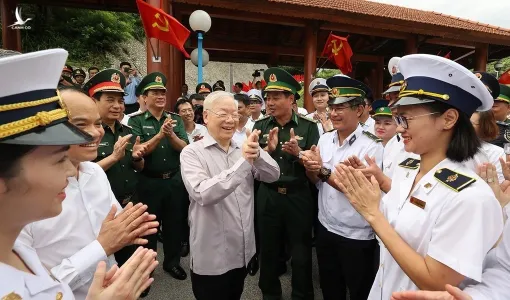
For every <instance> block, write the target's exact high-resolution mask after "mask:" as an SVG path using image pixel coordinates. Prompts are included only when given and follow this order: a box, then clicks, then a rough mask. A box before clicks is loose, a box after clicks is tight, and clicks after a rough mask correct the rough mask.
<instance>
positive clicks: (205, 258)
mask: <svg viewBox="0 0 510 300" xmlns="http://www.w3.org/2000/svg"><path fill="white" fill-rule="evenodd" d="M204 121H205V123H206V124H207V130H208V133H207V134H206V135H205V136H204V138H203V139H202V140H200V141H198V142H195V143H193V144H190V145H188V146H186V147H185V148H184V149H183V151H182V152H181V172H182V178H183V181H184V184H185V186H186V189H187V190H188V193H189V196H190V202H191V204H190V208H189V224H190V249H191V252H190V253H191V262H190V266H191V283H192V287H193V294H194V295H195V298H196V299H198V300H208V299H211V300H212V299H214V300H217V299H222V300H239V299H240V298H241V294H242V293H243V288H244V280H245V278H246V273H247V271H246V265H247V264H248V262H249V261H250V259H251V258H252V257H253V255H254V254H255V234H254V225H253V216H254V203H253V201H254V187H253V182H254V180H255V179H257V180H260V181H263V182H268V183H269V182H274V181H276V180H277V179H278V177H279V175H280V168H279V167H278V164H277V163H276V161H275V160H274V159H272V158H271V156H270V155H269V154H267V152H266V151H261V149H260V147H259V144H258V139H259V134H260V131H257V130H256V131H254V132H251V133H250V132H248V133H247V135H248V137H247V139H246V141H245V142H244V143H243V144H242V145H238V144H236V142H235V141H234V140H233V139H232V136H233V135H234V132H235V131H236V128H237V124H238V122H239V114H238V112H237V102H236V101H235V100H234V98H233V97H232V96H231V95H230V94H229V93H226V92H214V93H212V94H210V95H209V96H207V98H206V99H205V102H204Z"/></svg>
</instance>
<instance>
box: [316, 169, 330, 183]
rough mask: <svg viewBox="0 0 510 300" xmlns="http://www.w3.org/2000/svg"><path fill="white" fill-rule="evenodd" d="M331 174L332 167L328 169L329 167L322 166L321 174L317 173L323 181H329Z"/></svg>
mask: <svg viewBox="0 0 510 300" xmlns="http://www.w3.org/2000/svg"><path fill="white" fill-rule="evenodd" d="M330 176H331V169H328V168H324V167H322V168H321V169H320V170H319V175H317V177H319V179H320V180H321V181H322V182H326V181H328V179H329V177H330Z"/></svg>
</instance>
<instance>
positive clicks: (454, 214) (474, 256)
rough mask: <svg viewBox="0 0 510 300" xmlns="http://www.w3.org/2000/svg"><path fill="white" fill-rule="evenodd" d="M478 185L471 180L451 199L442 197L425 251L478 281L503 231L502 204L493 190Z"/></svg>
mask: <svg viewBox="0 0 510 300" xmlns="http://www.w3.org/2000/svg"><path fill="white" fill-rule="evenodd" d="M480 184H481V183H474V184H473V186H470V187H468V188H466V189H465V190H463V191H461V192H459V193H458V194H457V195H456V196H455V197H453V199H444V200H445V201H447V203H445V205H444V207H443V209H442V211H441V214H440V216H439V218H438V219H437V221H436V222H435V226H434V229H433V230H432V238H431V241H430V244H429V248H428V253H427V255H428V256H430V257H432V258H434V259H435V260H437V261H439V262H441V263H443V264H445V265H447V266H448V267H450V268H452V269H453V270H455V271H457V272H458V273H460V274H462V275H464V276H466V277H468V278H470V279H473V280H476V281H478V282H480V281H481V279H482V265H483V261H484V258H485V256H486V255H487V253H488V252H489V250H490V249H491V248H492V247H494V245H495V244H496V242H497V241H498V239H499V237H500V235H501V232H502V230H503V215H502V211H501V206H500V205H499V203H498V201H497V200H496V198H495V197H494V194H492V191H490V190H488V189H486V188H485V187H482V186H480ZM466 233H468V234H466ZM452 237H454V238H452Z"/></svg>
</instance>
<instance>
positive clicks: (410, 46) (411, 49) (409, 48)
mask: <svg viewBox="0 0 510 300" xmlns="http://www.w3.org/2000/svg"><path fill="white" fill-rule="evenodd" d="M416 53H418V44H417V43H416V36H414V35H413V36H410V37H408V38H407V39H406V55H408V54H416Z"/></svg>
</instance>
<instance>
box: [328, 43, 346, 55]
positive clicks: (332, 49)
mask: <svg viewBox="0 0 510 300" xmlns="http://www.w3.org/2000/svg"><path fill="white" fill-rule="evenodd" d="M336 42H337V40H332V41H331V44H333V46H331V52H333V54H334V55H338V52H340V50H342V47H343V46H344V44H343V43H342V42H340V45H339V46H337V45H336Z"/></svg>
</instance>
